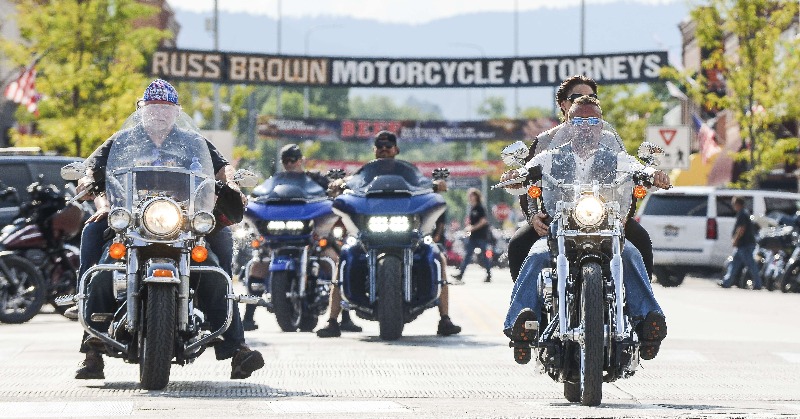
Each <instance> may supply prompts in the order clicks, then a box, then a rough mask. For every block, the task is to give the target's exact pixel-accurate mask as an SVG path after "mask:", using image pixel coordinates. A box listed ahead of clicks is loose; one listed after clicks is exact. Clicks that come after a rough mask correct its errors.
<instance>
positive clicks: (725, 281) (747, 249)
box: [722, 244, 761, 288]
mask: <svg viewBox="0 0 800 419" xmlns="http://www.w3.org/2000/svg"><path fill="white" fill-rule="evenodd" d="M755 250H756V245H755V244H751V245H746V246H739V247H737V248H736V250H735V251H734V252H733V262H731V264H730V265H728V271H727V272H725V277H724V278H722V286H723V287H730V286H731V285H733V279H734V278H736V277H737V276H739V274H740V273H741V272H742V268H744V267H745V266H747V269H748V270H749V271H750V275H751V276H752V278H753V288H761V272H760V271H759V269H758V264H757V263H756V259H755V258H754V257H753V252H755Z"/></svg>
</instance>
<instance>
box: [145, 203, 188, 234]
mask: <svg viewBox="0 0 800 419" xmlns="http://www.w3.org/2000/svg"><path fill="white" fill-rule="evenodd" d="M142 222H143V225H144V229H145V230H146V231H147V232H148V233H150V234H153V235H155V236H159V237H166V236H170V235H172V234H174V233H175V232H177V231H178V229H179V228H180V226H181V209H180V207H178V204H176V203H174V202H172V201H170V200H166V199H156V200H154V201H152V202H150V203H149V204H147V206H146V207H145V208H144V211H143V213H142Z"/></svg>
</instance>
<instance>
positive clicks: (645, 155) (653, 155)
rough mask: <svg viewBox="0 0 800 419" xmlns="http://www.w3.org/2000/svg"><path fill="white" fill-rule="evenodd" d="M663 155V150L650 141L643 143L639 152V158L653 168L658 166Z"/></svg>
mask: <svg viewBox="0 0 800 419" xmlns="http://www.w3.org/2000/svg"><path fill="white" fill-rule="evenodd" d="M663 154H664V149H663V148H661V147H659V146H657V145H655V144H653V143H651V142H648V141H645V142H643V143H642V145H640V146H639V150H638V151H637V155H638V156H639V158H640V159H642V161H644V162H645V163H647V164H648V165H651V166H658V165H659V157H661V155H663Z"/></svg>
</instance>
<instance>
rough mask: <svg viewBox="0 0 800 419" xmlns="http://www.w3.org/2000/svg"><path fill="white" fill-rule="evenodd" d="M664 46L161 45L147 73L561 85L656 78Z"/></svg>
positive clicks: (279, 80) (245, 79)
mask: <svg viewBox="0 0 800 419" xmlns="http://www.w3.org/2000/svg"><path fill="white" fill-rule="evenodd" d="M667 65H668V61H667V52H666V51H647V52H621V53H614V54H593V55H565V56H545V57H504V58H373V57H369V58H366V57H309V56H296V55H268V54H249V53H240V52H221V51H199V50H182V49H159V50H158V51H156V52H155V53H154V54H153V57H152V59H151V61H150V74H152V75H153V76H156V77H160V78H164V79H167V80H185V81H204V82H215V83H229V84H269V85H282V86H312V87H313V86H317V87H402V88H414V87H425V88H440V87H481V88H485V87H538V86H558V85H559V84H560V83H561V81H562V80H564V79H566V78H568V77H570V76H573V75H575V74H582V75H585V76H588V77H591V78H593V79H594V80H596V81H597V82H598V83H601V84H617V83H639V82H653V81H656V80H658V76H659V72H660V70H661V67H665V66H667Z"/></svg>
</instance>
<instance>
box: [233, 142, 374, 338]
mask: <svg viewBox="0 0 800 419" xmlns="http://www.w3.org/2000/svg"><path fill="white" fill-rule="evenodd" d="M304 163H305V157H303V151H302V150H300V147H299V146H298V145H297V144H286V145H285V146H283V147H282V148H281V164H283V168H284V170H285V171H287V172H294V173H305V175H306V176H308V177H309V178H310V179H311V180H313V181H314V182H316V183H317V184H318V185H319V186H321V187H322V188H323V189H326V190H327V189H328V184H329V183H330V181H329V180H328V178H327V177H325V176H324V175H323V174H321V173H320V172H317V171H310V170H305V167H304ZM323 255H324V256H327V257H330V258H331V259H332V260H333V261H334V263H335V264H336V265H337V266H338V264H339V254H338V253H336V250H335V249H334V248H333V247H331V246H328V247H326V248H325V250H324V251H323ZM256 274H257V275H260V277H259V276H254V275H256ZM268 274H269V273H268V272H267V269H265V267H264V266H258V265H255V264H254V266H253V269H252V272H251V274H250V275H251V276H250V278H249V281H250V283H262V284H263V283H265V281H264V279H265V277H266V276H267V275H268ZM335 291H336V292H339V288H338V287H337V288H336V289H335ZM250 292H251V293H253V294H258V295H259V296H260V295H261V294H263V291H262V292H260V293H259V292H255V291H253V290H250ZM255 312H256V306H255V305H253V304H248V305H247V306H246V307H245V309H244V318H243V319H242V325H243V326H244V330H245V331H249V330H256V329H258V324H256V322H255V320H254V319H253V316H254V314H255ZM339 329H340V330H343V331H345V332H360V331H361V327H360V326H358V325H356V324H355V323H353V320H352V319H351V318H350V312H349V311H348V310H344V311H342V322H341V323H340V324H339Z"/></svg>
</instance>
